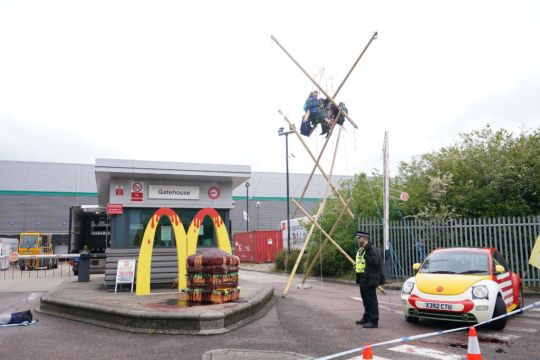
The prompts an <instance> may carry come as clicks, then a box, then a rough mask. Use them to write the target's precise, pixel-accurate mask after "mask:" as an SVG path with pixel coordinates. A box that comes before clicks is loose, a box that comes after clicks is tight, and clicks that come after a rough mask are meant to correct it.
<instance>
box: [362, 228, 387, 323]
mask: <svg viewBox="0 0 540 360" xmlns="http://www.w3.org/2000/svg"><path fill="white" fill-rule="evenodd" d="M356 241H357V243H358V252H357V253H356V264H355V271H356V283H357V284H358V285H360V296H361V297H362V302H363V303H364V316H363V317H362V319H361V320H357V321H356V323H357V324H358V325H362V327H363V328H366V329H372V328H377V327H379V303H378V301H377V292H376V291H377V286H379V285H380V279H381V271H382V266H381V261H380V258H379V255H378V253H377V249H375V248H374V247H373V246H372V245H371V243H370V242H369V233H366V232H363V231H357V232H356Z"/></svg>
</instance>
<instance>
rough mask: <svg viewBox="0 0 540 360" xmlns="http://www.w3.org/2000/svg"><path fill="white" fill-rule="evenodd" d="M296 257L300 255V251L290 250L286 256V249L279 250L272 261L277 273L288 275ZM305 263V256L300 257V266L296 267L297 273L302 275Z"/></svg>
mask: <svg viewBox="0 0 540 360" xmlns="http://www.w3.org/2000/svg"><path fill="white" fill-rule="evenodd" d="M298 255H300V250H297V249H292V250H291V252H290V254H287V249H284V250H281V251H280V252H278V253H277V254H276V258H275V259H274V264H275V266H276V270H277V271H285V270H287V271H286V272H288V273H290V272H291V270H292V268H293V266H294V264H295V263H296V259H298ZM305 263H306V256H305V254H304V256H303V257H302V261H300V264H299V265H298V269H297V270H296V272H297V273H303V272H304V268H305Z"/></svg>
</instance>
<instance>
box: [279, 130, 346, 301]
mask: <svg viewBox="0 0 540 360" xmlns="http://www.w3.org/2000/svg"><path fill="white" fill-rule="evenodd" d="M338 145H339V136H338V141H337V142H336V149H335V151H334V157H333V158H332V165H331V166H330V176H332V173H333V172H334V164H335V162H336V154H337V149H338ZM329 188H330V184H327V185H326V190H325V193H324V198H323V201H322V203H321V205H320V206H319V209H318V210H317V215H315V219H318V218H319V216H320V215H321V214H322V213H323V211H324V208H325V207H326V201H327V200H328V190H329ZM314 230H315V225H313V224H311V227H310V229H309V232H308V235H307V236H306V239H305V240H304V244H303V245H302V249H301V250H300V254H299V255H298V258H297V259H296V262H295V263H294V266H293V269H292V270H291V274H290V276H289V281H288V282H287V285H286V286H285V288H284V289H283V297H285V296H286V295H287V293H288V292H289V288H290V286H291V284H292V280H293V278H294V276H295V275H296V270H297V269H298V266H299V264H300V261H301V260H302V256H303V255H304V252H305V250H306V248H307V244H308V243H309V241H310V240H311V236H312V235H313V231H314Z"/></svg>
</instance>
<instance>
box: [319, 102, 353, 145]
mask: <svg viewBox="0 0 540 360" xmlns="http://www.w3.org/2000/svg"><path fill="white" fill-rule="evenodd" d="M323 106H324V109H325V111H326V119H327V120H326V122H324V123H322V124H321V127H322V133H321V135H324V134H326V137H328V136H330V130H332V127H333V125H334V124H338V125H343V123H344V122H345V115H343V114H344V113H345V114H349V110H347V107H346V106H345V103H344V102H340V103H339V106H335V105H334V103H332V102H331V101H330V100H329V99H324V100H323Z"/></svg>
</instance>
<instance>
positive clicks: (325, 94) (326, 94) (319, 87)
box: [270, 36, 358, 129]
mask: <svg viewBox="0 0 540 360" xmlns="http://www.w3.org/2000/svg"><path fill="white" fill-rule="evenodd" d="M270 38H271V39H272V40H274V42H275V43H276V44H277V45H278V46H279V47H280V48H281V50H283V52H284V53H285V54H287V56H288V57H289V58H290V59H291V60H292V61H293V62H294V63H295V64H296V66H298V68H299V69H300V70H302V72H303V73H304V75H306V76H307V77H308V78H309V80H311V82H312V83H313V85H315V86H316V87H317V89H319V90H320V91H321V92H322V93H323V94H324V96H326V98H327V99H328V100H330V101H331V102H332V104H334V106H336V107H338V106H339V105H338V104H337V103H336V102H335V101H334V99H333V98H332V97H331V96H330V95H329V94H328V93H327V92H326V91H324V89H323V88H322V87H321V85H319V84H318V83H317V82H316V81H315V79H313V78H312V77H311V75H309V74H308V72H307V71H306V70H304V68H303V67H302V66H301V65H300V64H299V63H298V61H296V60H295V58H293V57H292V55H291V54H289V52H288V51H287V50H286V49H285V48H284V47H283V46H282V45H281V44H280V43H279V41H278V40H277V39H276V38H275V37H274V36H271V37H270ZM343 115H344V116H345V118H347V120H349V122H350V123H351V124H352V126H354V128H355V129H358V125H356V123H355V122H354V121H353V119H351V118H350V116H349V115H348V114H346V113H343Z"/></svg>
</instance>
